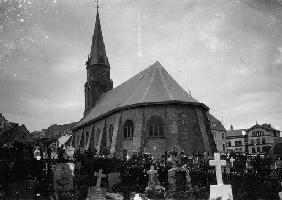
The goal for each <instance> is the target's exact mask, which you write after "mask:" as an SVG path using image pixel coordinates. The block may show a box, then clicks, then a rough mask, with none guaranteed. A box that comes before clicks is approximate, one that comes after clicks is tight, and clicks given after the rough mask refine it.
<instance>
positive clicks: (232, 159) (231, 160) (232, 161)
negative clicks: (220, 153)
mask: <svg viewBox="0 0 282 200" xmlns="http://www.w3.org/2000/svg"><path fill="white" fill-rule="evenodd" d="M234 161H235V159H234V158H233V157H231V159H230V162H231V166H232V167H233V163H234Z"/></svg>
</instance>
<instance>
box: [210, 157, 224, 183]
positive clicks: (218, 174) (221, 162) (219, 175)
mask: <svg viewBox="0 0 282 200" xmlns="http://www.w3.org/2000/svg"><path fill="white" fill-rule="evenodd" d="M209 163H210V166H215V173H216V180H217V184H218V185H223V181H222V172H221V166H225V165H226V161H225V160H220V154H219V153H214V160H210V162H209Z"/></svg>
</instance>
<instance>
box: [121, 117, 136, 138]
mask: <svg viewBox="0 0 282 200" xmlns="http://www.w3.org/2000/svg"><path fill="white" fill-rule="evenodd" d="M133 132H134V126H133V122H132V121H131V120H127V121H126V122H125V123H124V125H123V137H124V138H133Z"/></svg>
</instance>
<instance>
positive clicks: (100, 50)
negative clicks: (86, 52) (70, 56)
mask: <svg viewBox="0 0 282 200" xmlns="http://www.w3.org/2000/svg"><path fill="white" fill-rule="evenodd" d="M98 8H99V6H98V2H97V14H96V22H95V29H94V35H93V37H92V45H91V52H90V58H89V59H88V64H89V65H94V64H104V65H107V66H110V64H109V61H108V57H107V54H106V48H105V44H104V40H103V34H102V29H101V24H100V17H99V10H98Z"/></svg>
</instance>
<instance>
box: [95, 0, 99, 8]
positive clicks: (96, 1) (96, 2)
mask: <svg viewBox="0 0 282 200" xmlns="http://www.w3.org/2000/svg"><path fill="white" fill-rule="evenodd" d="M95 4H96V6H97V10H98V8H99V0H95Z"/></svg>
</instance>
